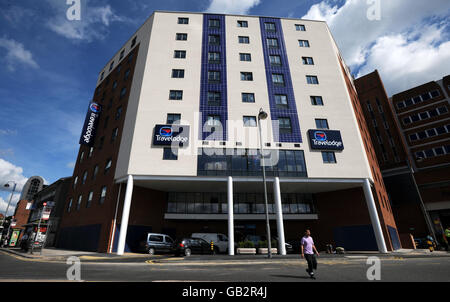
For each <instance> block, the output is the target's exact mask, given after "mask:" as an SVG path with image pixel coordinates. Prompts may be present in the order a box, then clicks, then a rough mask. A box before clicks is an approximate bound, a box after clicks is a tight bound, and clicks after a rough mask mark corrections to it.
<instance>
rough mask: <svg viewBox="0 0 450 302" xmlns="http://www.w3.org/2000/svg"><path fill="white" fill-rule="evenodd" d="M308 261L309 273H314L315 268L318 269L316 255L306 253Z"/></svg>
mask: <svg viewBox="0 0 450 302" xmlns="http://www.w3.org/2000/svg"><path fill="white" fill-rule="evenodd" d="M305 259H306V262H308V273H312V272H313V269H314V270H317V260H316V255H313V254H305Z"/></svg>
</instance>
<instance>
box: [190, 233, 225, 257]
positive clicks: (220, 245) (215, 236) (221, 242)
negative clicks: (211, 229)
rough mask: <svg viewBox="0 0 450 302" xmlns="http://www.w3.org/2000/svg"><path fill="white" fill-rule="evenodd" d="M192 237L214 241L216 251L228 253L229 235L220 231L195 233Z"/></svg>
mask: <svg viewBox="0 0 450 302" xmlns="http://www.w3.org/2000/svg"><path fill="white" fill-rule="evenodd" d="M191 237H192V238H201V239H203V240H205V241H206V242H208V243H209V244H211V241H212V242H213V243H214V247H215V248H216V253H226V252H227V251H228V237H227V236H225V235H224V234H220V233H193V234H192V235H191Z"/></svg>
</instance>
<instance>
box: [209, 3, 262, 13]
mask: <svg viewBox="0 0 450 302" xmlns="http://www.w3.org/2000/svg"><path fill="white" fill-rule="evenodd" d="M259 3H260V0H211V3H210V4H209V7H208V8H207V9H206V11H207V12H209V13H221V14H240V15H242V14H247V13H248V11H249V10H250V9H251V8H252V7H254V6H257V5H258V4H259Z"/></svg>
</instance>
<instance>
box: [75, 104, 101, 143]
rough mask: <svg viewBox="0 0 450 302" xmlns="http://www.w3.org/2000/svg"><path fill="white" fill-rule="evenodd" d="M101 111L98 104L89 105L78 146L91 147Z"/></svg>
mask: <svg viewBox="0 0 450 302" xmlns="http://www.w3.org/2000/svg"><path fill="white" fill-rule="evenodd" d="M101 111H102V107H101V106H100V105H99V104H97V103H90V104H89V108H88V112H87V114H86V119H85V121H84V126H83V131H81V137H80V144H83V145H88V146H92V145H93V144H94V139H95V131H96V130H97V124H98V119H99V117H100V112H101Z"/></svg>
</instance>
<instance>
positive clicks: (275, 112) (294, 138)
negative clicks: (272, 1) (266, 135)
mask: <svg viewBox="0 0 450 302" xmlns="http://www.w3.org/2000/svg"><path fill="white" fill-rule="evenodd" d="M265 22H270V23H274V24H275V28H276V31H274V32H270V31H266V29H265V26H264V23H265ZM259 23H260V27H261V37H262V43H263V52H264V63H265V65H266V78H267V88H268V93H269V104H270V113H271V119H272V121H275V120H278V118H281V117H289V118H290V119H291V127H292V132H291V133H286V134H281V133H280V136H279V137H278V141H279V142H295V143H301V142H302V136H301V133H300V124H299V121H298V114H297V106H296V103H295V97H294V89H293V87H292V79H291V72H290V70H289V63H288V59H287V54H286V46H285V42H284V35H283V29H282V27H281V21H280V19H277V18H263V17H260V18H259ZM267 38H276V39H277V40H278V48H269V47H268V45H267ZM269 55H279V56H280V58H281V66H271V65H270V59H269ZM273 73H277V74H282V75H283V77H284V86H275V85H274V84H273V82H272V74H273ZM275 94H284V95H286V96H287V101H288V108H286V109H279V108H277V107H276V103H275ZM274 130H275V129H274Z"/></svg>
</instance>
